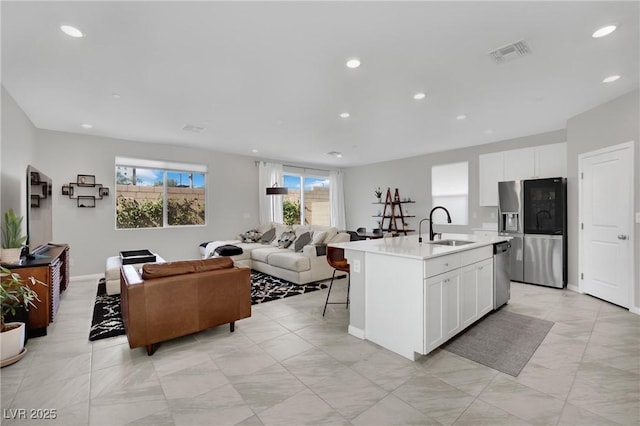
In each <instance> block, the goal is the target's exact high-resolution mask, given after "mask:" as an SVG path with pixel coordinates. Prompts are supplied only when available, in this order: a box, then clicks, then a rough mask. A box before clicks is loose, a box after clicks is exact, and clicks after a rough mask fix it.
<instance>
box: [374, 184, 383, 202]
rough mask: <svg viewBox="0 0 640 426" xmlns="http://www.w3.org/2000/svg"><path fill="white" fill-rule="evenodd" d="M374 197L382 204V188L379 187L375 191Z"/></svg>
mask: <svg viewBox="0 0 640 426" xmlns="http://www.w3.org/2000/svg"><path fill="white" fill-rule="evenodd" d="M373 195H375V196H376V198H377V199H378V202H379V203H381V202H382V191H381V190H380V187H377V188H376V189H374V190H373Z"/></svg>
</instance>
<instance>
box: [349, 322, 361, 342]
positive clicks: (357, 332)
mask: <svg viewBox="0 0 640 426" xmlns="http://www.w3.org/2000/svg"><path fill="white" fill-rule="evenodd" d="M348 331H349V334H350V335H352V336H354V337H357V338H358V339H362V340H364V330H361V329H359V328H356V327H354V326H352V325H350V326H349V330H348Z"/></svg>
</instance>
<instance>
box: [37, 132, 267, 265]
mask: <svg viewBox="0 0 640 426" xmlns="http://www.w3.org/2000/svg"><path fill="white" fill-rule="evenodd" d="M37 146H38V149H37V153H36V161H37V164H38V165H39V166H38V167H39V168H40V170H41V171H42V172H43V173H45V174H47V175H48V176H49V177H51V178H52V179H53V186H54V192H53V210H54V219H53V238H54V242H60V243H62V242H64V243H68V244H69V245H70V246H71V275H72V276H77V275H87V274H95V273H103V272H104V266H105V259H106V258H107V257H109V256H114V255H117V254H118V252H119V251H121V250H137V249H149V250H151V251H155V252H157V253H158V254H160V255H161V256H162V257H163V258H165V259H166V260H178V259H190V258H199V256H200V253H199V250H198V244H199V243H201V242H204V241H211V240H217V239H230V238H233V237H235V236H236V235H237V234H238V233H239V232H240V231H244V230H247V229H249V228H250V227H251V226H254V225H256V224H257V221H258V219H257V217H258V216H257V212H258V202H257V201H258V187H257V182H258V170H257V167H256V166H255V164H254V160H253V159H251V158H249V157H242V156H237V155H229V154H223V153H219V152H213V151H206V150H202V149H189V148H182V147H181V148H177V147H174V146H170V145H164V144H154V143H151V144H150V143H140V142H132V141H125V140H117V139H110V138H103V137H94V136H85V135H79V134H72V133H63V132H54V131H48V130H38V133H37ZM116 156H126V157H133V158H148V159H154V160H170V161H177V162H186V163H197V164H206V165H207V167H208V170H209V178H208V181H207V207H206V221H207V225H206V226H194V227H176V228H168V229H128V230H116V229H115V163H114V161H115V157H116ZM78 174H89V175H95V177H96V182H97V183H101V184H103V185H104V186H108V187H109V188H110V194H109V196H108V197H106V198H104V199H103V200H96V207H95V208H78V207H77V205H76V200H73V199H69V197H67V196H63V195H61V193H60V192H61V189H60V188H61V186H62V185H63V184H64V183H69V182H75V180H76V175H78Z"/></svg>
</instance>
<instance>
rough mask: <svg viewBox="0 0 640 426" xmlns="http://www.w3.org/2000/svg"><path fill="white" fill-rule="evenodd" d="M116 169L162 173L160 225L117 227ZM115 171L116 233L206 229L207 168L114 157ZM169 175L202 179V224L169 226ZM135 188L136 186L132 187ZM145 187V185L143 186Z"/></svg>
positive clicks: (187, 164) (207, 200)
mask: <svg viewBox="0 0 640 426" xmlns="http://www.w3.org/2000/svg"><path fill="white" fill-rule="evenodd" d="M118 168H136V169H146V170H153V171H160V172H162V225H161V226H153V227H132V228H121V227H118V185H121V184H118ZM114 171H115V177H114V178H115V189H116V190H115V205H114V213H115V217H114V222H115V223H114V226H115V229H116V230H117V231H126V230H133V229H146V230H149V229H175V228H185V227H186V228H189V227H206V226H207V209H208V206H209V194H208V191H207V188H208V186H209V174H208V172H207V166H206V165H203V164H190V163H178V162H171V161H163V160H149V159H140V158H128V157H116V158H115V164H114ZM169 173H192V174H194V175H195V174H201V175H202V178H203V188H202V189H203V191H204V194H203V195H204V220H203V223H201V224H200V223H192V224H184V225H171V224H169V219H168V214H169V209H168V204H169V197H168V195H169V191H168V186H167V185H168V180H169V177H168V176H169ZM132 186H137V185H132ZM145 186H147V185H145Z"/></svg>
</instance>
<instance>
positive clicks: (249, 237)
mask: <svg viewBox="0 0 640 426" xmlns="http://www.w3.org/2000/svg"><path fill="white" fill-rule="evenodd" d="M261 237H262V233H261V232H260V231H258V230H257V229H250V230H249V231H247V232H245V233H244V234H240V235H238V238H239V239H240V241H242V242H243V243H255V242H258V241H260V238H261Z"/></svg>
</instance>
